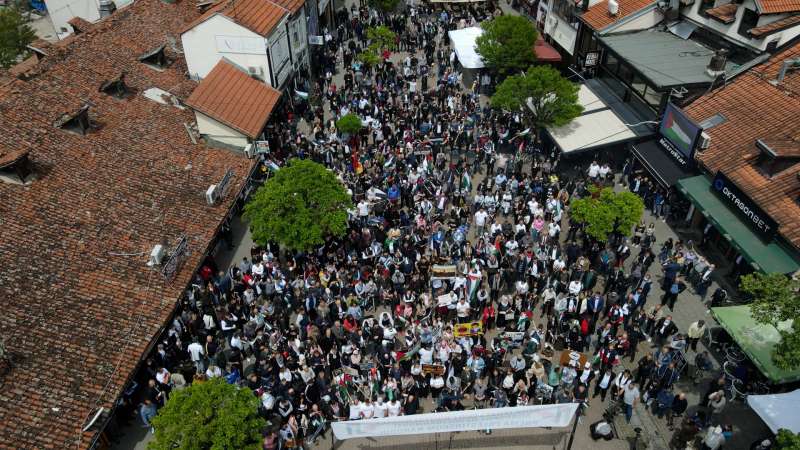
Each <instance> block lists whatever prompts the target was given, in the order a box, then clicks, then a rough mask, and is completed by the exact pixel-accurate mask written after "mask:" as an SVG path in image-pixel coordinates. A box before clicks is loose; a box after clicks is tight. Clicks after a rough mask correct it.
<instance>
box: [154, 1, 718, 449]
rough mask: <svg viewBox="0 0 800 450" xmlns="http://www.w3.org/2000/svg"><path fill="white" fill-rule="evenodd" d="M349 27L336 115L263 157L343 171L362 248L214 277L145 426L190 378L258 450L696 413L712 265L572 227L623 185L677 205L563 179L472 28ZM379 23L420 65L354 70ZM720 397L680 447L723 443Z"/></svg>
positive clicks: (682, 431) (175, 328)
mask: <svg viewBox="0 0 800 450" xmlns="http://www.w3.org/2000/svg"><path fill="white" fill-rule="evenodd" d="M352 19H353V22H352V26H349V27H345V28H344V29H340V30H339V33H338V39H337V38H333V39H331V40H329V42H328V43H327V44H326V46H325V49H326V51H327V57H326V61H328V62H329V64H328V67H329V68H328V70H327V71H328V72H335V71H342V72H343V73H344V77H343V79H344V83H343V85H341V86H337V85H336V83H335V82H334V81H333V78H332V77H331V76H330V74H329V76H327V77H326V79H325V80H323V81H322V82H321V83H322V86H320V89H318V90H319V91H320V92H321V93H324V96H325V102H324V104H323V105H320V106H319V107H317V108H309V109H308V111H307V112H306V114H305V115H304V116H303V117H304V119H302V120H305V121H307V122H308V124H309V129H310V130H311V131H310V133H308V134H307V135H304V134H303V133H302V132H300V131H299V130H298V126H297V124H298V122H299V121H300V119H297V118H295V119H293V122H292V126H291V127H285V128H284V129H283V130H281V131H280V133H281V136H280V139H281V141H282V142H283V144H284V145H282V146H281V147H282V148H281V149H280V150H278V151H276V154H274V155H271V156H270V157H271V158H273V159H274V161H275V162H277V163H278V164H280V162H281V161H282V160H285V159H287V158H310V159H313V160H316V161H318V162H320V163H322V164H325V165H326V166H327V167H329V168H330V169H332V170H334V171H336V172H337V174H338V175H339V176H340V178H341V180H342V181H343V183H344V184H345V185H346V187H347V189H348V190H349V192H350V193H351V194H352V198H353V203H354V205H355V209H354V210H353V211H351V212H350V217H349V230H348V232H347V233H346V235H345V236H344V237H342V238H329V239H328V240H327V241H326V243H325V244H324V245H323V246H321V247H319V248H317V249H316V250H314V251H311V252H307V253H297V252H291V251H288V250H287V249H286V248H281V247H280V246H279V245H278V244H277V243H269V244H267V245H262V246H257V247H254V248H253V249H252V251H251V254H250V256H248V257H245V258H244V259H243V260H241V261H238V262H236V264H234V265H233V266H232V267H230V268H220V267H217V266H216V265H215V263H214V262H213V260H209V261H207V263H206V264H205V265H204V266H203V267H202V269H201V270H200V271H199V272H198V273H197V275H196V279H195V284H194V287H193V288H192V289H190V290H189V291H188V292H187V295H186V297H185V299H184V300H183V303H182V306H181V312H180V315H179V316H178V317H177V318H176V319H175V321H174V323H173V325H172V327H171V329H170V331H169V333H168V334H167V336H166V338H165V340H164V342H163V343H162V344H160V345H159V346H158V349H157V351H156V352H155V354H154V355H153V357H152V358H150V359H148V360H147V365H146V371H147V373H148V378H149V380H148V386H147V388H146V395H145V401H144V403H143V405H142V407H141V409H140V415H141V419H142V421H143V423H144V424H145V426H148V427H149V426H150V422H149V420H150V418H152V416H153V415H155V413H156V411H157V408H159V407H160V406H162V405H163V404H164V403H165V401H166V399H167V398H168V396H169V393H170V391H171V390H172V389H176V388H181V387H182V386H183V385H185V384H186V383H187V382H189V380H187V377H191V378H192V379H193V381H194V382H197V381H202V380H203V379H209V378H214V377H226V378H227V380H228V381H229V382H230V383H236V384H239V385H241V386H242V388H246V389H251V390H252V391H253V393H254V395H257V396H259V398H260V400H261V408H260V413H261V414H263V415H264V416H265V417H267V418H269V419H270V422H271V423H273V424H275V425H276V428H275V429H271V430H269V431H268V432H266V433H265V437H264V448H265V449H274V448H276V447H277V445H278V444H279V443H280V444H281V445H282V446H283V448H287V447H292V446H300V445H302V444H303V443H308V442H313V441H314V440H316V439H317V438H320V437H321V436H324V435H325V433H326V424H327V423H329V422H331V421H342V420H369V419H372V418H379V417H393V416H398V415H411V414H419V413H421V412H426V413H430V412H437V411H454V410H462V409H465V408H484V407H506V406H517V405H530V404H547V403H556V402H559V403H561V402H578V403H581V404H582V405H583V406H584V407H585V406H586V405H588V404H589V402H592V403H596V404H598V405H601V404H603V405H605V406H598V407H600V408H604V407H608V408H609V410H611V411H612V413H613V411H615V410H618V411H621V412H623V413H624V416H625V418H626V419H627V420H630V419H631V416H632V414H633V408H634V407H635V406H636V404H637V403H639V402H647V403H649V404H650V405H651V407H652V408H653V411H654V413H655V414H656V415H658V416H665V417H666V419H665V420H666V421H667V423H668V424H669V426H670V427H672V426H673V423H674V421H675V418H676V417H678V416H681V415H683V414H684V413H685V412H686V410H687V406H688V405H687V400H686V395H685V394H684V393H682V392H678V391H677V390H676V389H675V382H676V381H677V379H678V377H679V376H680V375H681V374H682V373H683V372H684V368H685V366H686V358H687V356H686V355H687V354H690V353H691V354H694V355H696V359H695V360H693V363H694V364H695V365H700V367H703V368H706V369H708V368H710V367H709V366H708V364H710V362H709V360H708V359H707V358H708V355H707V354H704V353H703V352H700V353H698V352H697V347H696V345H697V341H698V339H699V338H700V337H701V336H702V333H703V331H704V327H705V324H704V323H703V322H702V321H700V322H697V323H694V324H692V326H691V327H690V328H689V329H688V330H687V331H685V332H680V331H679V329H678V327H677V326H676V324H675V323H674V322H673V321H672V317H671V315H670V314H671V313H670V311H673V310H674V309H675V308H676V299H677V297H678V294H679V293H680V292H681V291H682V290H684V289H686V288H687V281H688V278H689V277H694V278H696V280H695V281H696V286H699V285H701V283H702V282H705V280H707V279H708V274H710V271H712V270H713V266H710V265H705V267H703V268H702V271H699V269H698V268H697V267H695V266H696V265H697V262H698V261H701V260H700V258H698V256H697V253H696V252H695V251H694V249H693V246H692V244H691V243H688V242H680V241H673V240H671V239H670V240H667V241H664V242H660V241H659V238H658V237H657V236H656V235H655V233H654V226H653V224H652V223H651V224H645V223H644V222H642V224H641V225H639V226H637V227H636V229H635V230H634V231H633V233H632V237H631V238H630V239H629V238H626V237H624V236H622V235H619V234H615V235H612V236H611V237H610V238H609V240H608V242H606V243H600V242H597V241H595V240H593V239H591V238H590V237H589V236H587V235H586V234H585V233H584V230H583V229H582V227H581V226H580V224H577V223H574V222H572V221H571V220H570V218H569V214H568V211H567V209H568V208H567V206H568V204H569V200H570V199H571V198H573V197H575V196H584V195H587V194H588V187H589V186H592V185H613V184H614V183H616V182H620V183H627V184H628V185H629V187H630V188H631V190H632V191H634V192H637V193H639V194H640V195H643V197H646V198H647V203H648V207H650V208H651V209H652V211H653V212H654V214H655V215H656V216H664V215H666V214H668V213H669V211H665V201H664V195H663V194H659V193H657V192H656V190H655V189H654V190H653V191H652V192H647V193H645V192H642V191H643V190H644V189H642V188H641V186H644V184H643V183H642V182H641V179H639V178H637V177H636V176H634V175H633V174H632V173H630V172H627V173H626V172H625V171H621V172H622V173H620V171H619V170H613V169H612V168H611V167H610V166H609V165H608V164H600V163H598V162H594V163H592V164H591V165H590V166H589V168H588V170H581V171H575V170H571V169H570V168H564V170H561V168H560V167H559V158H558V155H557V154H555V153H548V152H542V151H541V149H540V148H539V146H538V144H537V142H536V141H535V139H534V138H533V134H529V133H526V132H525V128H526V125H525V124H524V123H522V121H521V118H520V117H519V116H517V115H514V114H508V113H504V112H502V111H497V110H492V109H490V108H488V107H486V106H482V104H481V101H480V92H479V91H480V88H479V87H478V86H477V83H478V81H476V84H474V85H473V86H472V88H469V87H467V88H464V87H463V85H462V84H463V83H462V77H461V76H460V74H459V70H458V65H457V61H455V60H454V56H453V52H452V50H451V49H450V48H449V46H448V43H447V38H446V32H447V30H448V29H452V28H455V27H458V26H464V25H469V24H471V23H474V22H475V18H473V17H450V16H449V15H448V14H447V13H440V12H433V11H427V10H424V9H419V10H418V9H411V11H410V13H408V14H403V15H388V16H386V15H381V14H378V13H376V12H375V11H374V10H369V9H367V8H361V9H360V10H359V11H353V14H352ZM362 24H363V26H362ZM367 24H369V25H367ZM381 24H384V25H387V26H388V27H389V28H391V29H392V30H394V31H395V32H396V33H397V34H398V36H400V39H398V44H399V46H400V49H401V50H403V51H404V52H405V53H404V54H403V55H402V57H401V58H397V57H395V56H394V55H392V56H390V55H384V56H387V58H386V60H385V61H383V62H382V63H380V64H379V65H377V66H376V67H367V66H362V65H361V64H360V63H359V62H358V61H356V60H355V59H354V58H353V57H352V55H353V54H355V53H357V52H358V51H359V49H360V47H362V46H363V45H364V44H365V40H366V37H365V29H366V28H367V27H368V26H376V25H381ZM350 112H354V113H357V114H358V115H359V116H360V117H361V118H362V120H363V121H364V123H365V124H367V125H368V126H366V127H365V128H364V129H363V131H362V132H361V133H360V134H358V135H356V136H349V137H343V136H341V134H340V133H338V132H337V130H336V127H335V120H336V118H337V117H341V116H342V115H344V114H347V113H350ZM512 155H516V156H512ZM570 170H571V171H570ZM626 175H627V178H626ZM666 204H668V203H666ZM653 264H656V265H660V266H662V270H663V277H661V279H660V280H658V281H657V280H655V279H653V277H651V275H650V274H649V273H648V269H650V267H651V265H653ZM657 282H658V283H660V284H661V287H662V289H663V291H664V292H665V293H666V294H665V295H664V296H663V297H661V298H653V295H652V287H653V283H657ZM462 324H468V326H466V327H461V326H459V325H462ZM645 342H647V343H650V342H652V343H653V344H654V348H653V349H652V350H651V349H647V350H645V351H643V350H642V349H643V348H647V347H648V345H647V344H645ZM640 352H641V354H640ZM565 355H566V356H565ZM637 357H638V358H637ZM624 358H627V359H629V360H630V361H631V362H632V363H633V362H636V363H637V365H636V369H635V370H633V371H631V370H628V369H624V368H622V365H621V362H622V360H623V359H624ZM703 358H706V360H703ZM187 361H188V362H189V364H188V365H189V367H190V368H191V370H190V374H189V375H188V376H183V375H181V373H180V372H181V371H180V369H181V368H182V367H186V364H185V363H186V362H187ZM704 361H705V362H704ZM712 387H715V388H716V389H714V390H713V391H711V392H709V393H708V394H707V397H706V399H707V401H708V404H709V405H708V409H707V411H708V414H705V415H697V414H696V415H694V416H693V417H690V418H686V419H685V420H683V421H682V422H679V423H678V427H677V428H678V429H677V432H676V436H675V439H674V440H673V444H674V445H675V447H674V448H684V447H685V445H686V442H689V441H691V440H693V439H694V437H695V435H696V434H698V433H701V430H705V429H706V428H707V427H709V425H711V427H710V428H708V429H709V430H710V431H709V433H710V434H709V436H711V437H713V439H706V436H705V435H703V436H702V440H703V442H705V445H706V447H707V448H710V449H717V448H719V447H720V445H721V444H722V442H724V439H725V437H724V433H726V432H729V431H730V430H729V429H720V431H719V433H717V428H716V423H715V422H714V417H715V415H716V414H718V413H719V412H720V411H721V410H722V408H724V399H725V396H724V395H722V397H721V398H720V396H719V389H718V387H717V386H716V385H715V386H712ZM702 433H705V431H702ZM718 436H722V438H719V437H718Z"/></svg>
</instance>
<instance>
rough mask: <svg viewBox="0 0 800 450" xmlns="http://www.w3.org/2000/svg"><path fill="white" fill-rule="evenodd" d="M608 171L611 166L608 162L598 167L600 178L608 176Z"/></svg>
mask: <svg viewBox="0 0 800 450" xmlns="http://www.w3.org/2000/svg"><path fill="white" fill-rule="evenodd" d="M610 172H611V167H609V166H608V163H605V164H603V166H602V167H600V178H601V179H603V180H605V179H606V178H608V174H609V173H610Z"/></svg>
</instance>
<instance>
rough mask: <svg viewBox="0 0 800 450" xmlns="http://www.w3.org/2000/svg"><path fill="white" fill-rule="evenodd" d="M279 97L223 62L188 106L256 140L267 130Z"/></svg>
mask: <svg viewBox="0 0 800 450" xmlns="http://www.w3.org/2000/svg"><path fill="white" fill-rule="evenodd" d="M280 96H281V93H280V91H278V90H276V89H274V88H272V87H271V86H268V85H267V84H266V83H264V82H263V81H259V80H256V79H254V78H251V77H250V76H249V75H247V74H246V73H244V72H243V71H242V69H241V68H239V67H236V66H235V65H233V64H232V63H230V62H228V61H227V60H225V59H221V60H220V61H219V62H218V63H217V65H216V66H214V69H212V70H211V72H209V74H208V76H206V77H205V78H203V80H202V81H201V82H200V85H199V86H197V89H195V90H194V92H192V95H191V96H190V97H189V98H188V99H187V100H186V104H187V105H189V106H190V107H192V108H193V109H195V110H197V111H199V112H201V113H203V114H205V115H207V116H209V117H211V118H212V119H215V120H217V121H218V122H221V123H223V124H225V125H227V126H229V127H231V128H233V129H235V130H237V131H240V132H242V133H244V134H245V135H246V136H248V137H250V138H253V139H255V138H257V137H258V136H259V135H260V134H261V132H262V131H263V130H264V126H265V125H266V124H267V120H268V119H269V115H270V113H272V109H273V108H275V104H276V103H278V99H279V98H280Z"/></svg>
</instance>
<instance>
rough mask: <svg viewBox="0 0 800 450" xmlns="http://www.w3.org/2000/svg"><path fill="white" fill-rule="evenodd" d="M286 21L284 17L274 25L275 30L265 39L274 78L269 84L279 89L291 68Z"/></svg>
mask: <svg viewBox="0 0 800 450" xmlns="http://www.w3.org/2000/svg"><path fill="white" fill-rule="evenodd" d="M287 23H288V20H287V19H286V18H284V19H283V20H281V22H280V23H279V24H278V26H276V27H275V31H273V32H272V34H270V35H269V38H268V39H267V42H268V43H269V61H270V64H271V65H272V77H273V78H274V79H273V80H272V82H271V83H270V84H272V87H274V88H276V89H280V87H281V86H283V84H284V82H285V81H286V79H287V78H288V77H289V75H290V74H291V73H292V70H293V67H292V59H291V54H290V50H289V45H290V44H289V32H288V31H287V26H286V24H287Z"/></svg>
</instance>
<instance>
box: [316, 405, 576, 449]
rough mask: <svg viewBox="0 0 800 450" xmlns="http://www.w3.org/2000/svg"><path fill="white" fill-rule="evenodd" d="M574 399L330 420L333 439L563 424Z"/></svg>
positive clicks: (558, 425)
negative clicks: (408, 414) (331, 421)
mask: <svg viewBox="0 0 800 450" xmlns="http://www.w3.org/2000/svg"><path fill="white" fill-rule="evenodd" d="M577 409H578V404H577V403H562V404H558V405H537V406H517V407H513V408H512V407H509V408H489V409H477V410H467V411H453V412H443V413H433V414H419V415H413V416H399V417H385V418H381V419H367V420H349V421H346V422H333V423H332V424H331V426H332V427H333V434H334V435H335V436H336V439H342V440H344V439H352V438H362V437H377V436H400V435H408V434H425V433H446V432H449V431H475V430H486V429H490V430H500V429H503V428H536V427H566V426H567V425H569V423H570V421H571V420H572V417H573V416H574V415H575V411H576V410H577Z"/></svg>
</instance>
